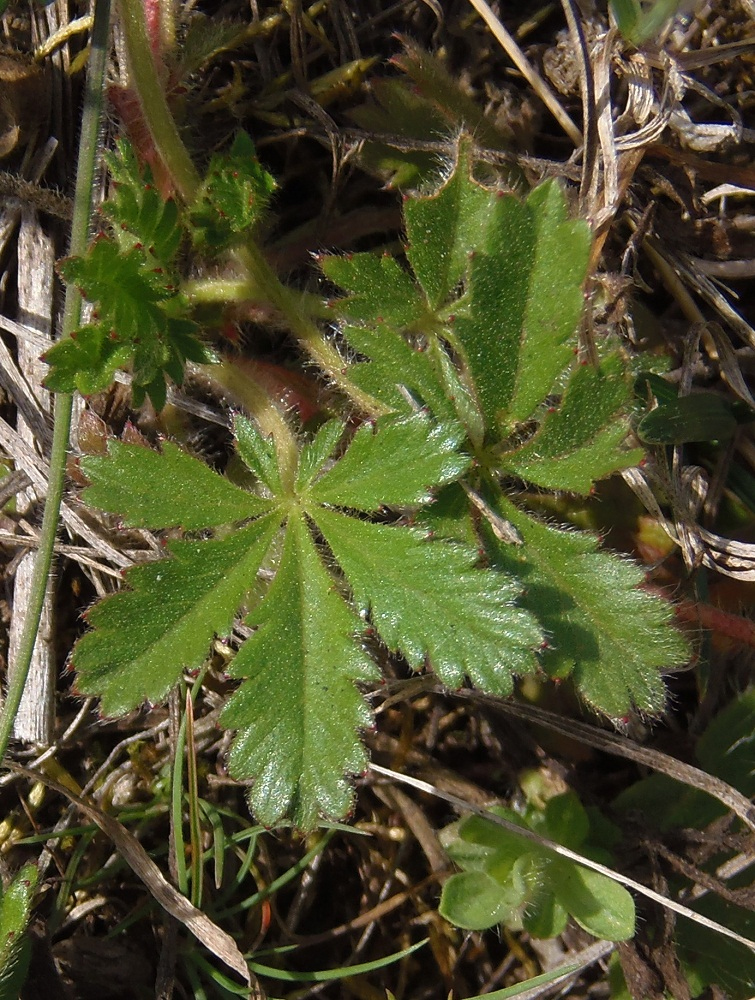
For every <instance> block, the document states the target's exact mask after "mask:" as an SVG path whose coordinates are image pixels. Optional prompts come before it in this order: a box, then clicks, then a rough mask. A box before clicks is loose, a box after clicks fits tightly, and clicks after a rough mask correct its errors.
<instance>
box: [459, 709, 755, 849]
mask: <svg viewBox="0 0 755 1000" xmlns="http://www.w3.org/2000/svg"><path fill="white" fill-rule="evenodd" d="M453 697H454V698H456V699H459V700H461V701H481V700H483V699H482V698H481V697H480V695H479V694H477V692H475V691H455V692H454V693H453ZM484 702H485V704H486V705H487V706H490V707H492V708H494V709H495V710H496V711H498V712H503V713H505V714H506V715H514V716H516V717H517V718H519V719H526V720H527V721H528V722H533V723H535V724H536V725H540V726H547V727H548V729H551V730H554V731H555V732H558V733H561V734H563V735H564V736H569V737H571V738H572V739H575V740H579V742H580V743H585V744H587V746H591V747H594V748H595V749H596V750H603V751H604V752H605V753H611V754H615V755H616V756H617V757H624V758H626V760H633V761H635V763H637V764H643V765H645V766H646V767H650V768H652V769H653V770H654V771H658V772H660V773H661V774H666V775H668V777H669V778H673V779H674V780H675V781H680V782H682V783H683V784H685V785H689V786H690V787H691V788H698V789H699V790H700V791H701V792H705V793H706V794H707V795H712V796H713V798H714V799H718V801H719V802H720V803H721V804H722V805H724V806H726V808H727V809H730V810H731V811H732V812H733V813H735V814H736V815H737V816H739V818H740V819H741V820H742V822H743V823H745V824H746V825H747V826H748V827H749V828H750V830H752V831H753V832H754V833H755V806H753V804H752V803H751V802H750V800H749V799H748V798H746V797H745V796H744V795H742V794H741V793H740V792H738V791H737V790H736V788H733V787H732V786H731V785H730V784H728V783H727V782H726V781H722V780H721V779H720V778H716V777H714V776H713V775H712V774H708V773H707V772H705V771H701V770H700V768H698V767H693V766H692V765H691V764H685V763H684V762H683V761H680V760H677V759H676V758H675V757H669V756H668V754H665V753H661V752H660V751H659V750H653V749H651V748H649V747H643V746H640V745H639V744H638V743H635V742H634V741H633V740H630V739H628V738H627V737H626V736H619V735H617V734H615V733H610V732H606V731H604V730H602V729H597V728H596V727H595V726H588V725H586V724H585V723H584V722H578V721H577V720H576V719H568V718H566V717H565V716H561V715H556V713H555V712H548V711H546V710H545V709H543V708H538V707H537V706H536V705H524V704H521V703H516V702H512V701H505V700H504V699H503V698H494V697H492V696H491V695H486V696H485V698H484ZM753 861H755V857H753Z"/></svg>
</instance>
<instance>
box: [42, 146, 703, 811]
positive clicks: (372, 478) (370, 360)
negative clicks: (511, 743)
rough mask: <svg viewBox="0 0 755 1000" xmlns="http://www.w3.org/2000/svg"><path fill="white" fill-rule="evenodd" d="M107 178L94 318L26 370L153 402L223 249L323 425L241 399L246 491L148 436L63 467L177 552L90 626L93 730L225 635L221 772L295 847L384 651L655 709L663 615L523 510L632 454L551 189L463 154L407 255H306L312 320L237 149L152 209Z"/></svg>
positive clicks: (122, 152)
mask: <svg viewBox="0 0 755 1000" xmlns="http://www.w3.org/2000/svg"><path fill="white" fill-rule="evenodd" d="M110 167H111V171H112V176H113V182H114V184H113V194H112V196H111V198H110V200H109V202H108V203H107V206H106V210H105V215H106V218H107V220H108V223H109V225H108V228H107V229H106V231H104V232H103V233H102V234H100V235H99V236H98V237H97V239H96V240H95V241H94V243H93V245H92V246H91V247H90V249H89V251H88V252H87V254H85V255H84V256H81V257H78V258H75V259H71V260H69V261H67V262H64V264H63V265H62V267H61V272H62V274H63V275H64V277H65V278H66V280H68V281H74V282H75V283H76V284H77V285H78V286H80V287H81V289H82V290H83V292H84V293H85V294H86V296H87V297H88V298H90V299H91V300H92V302H93V304H94V306H95V319H94V320H93V321H92V322H91V323H90V324H89V325H87V326H83V327H82V328H81V329H80V330H79V331H78V332H77V334H76V337H75V338H74V339H72V340H70V341H66V342H63V343H61V344H59V345H57V346H56V347H54V348H53V349H52V350H51V351H50V352H49V353H48V355H47V360H48V362H49V364H50V366H51V372H50V377H49V380H48V384H49V386H50V387H51V388H54V389H57V390H60V391H66V392H70V391H72V390H74V389H79V390H81V391H82V392H87V393H88V392H93V391H96V390H98V389H101V388H104V387H105V386H106V385H108V384H109V383H110V381H111V379H112V377H113V375H114V372H115V370H116V369H117V368H119V367H122V366H125V365H128V366H129V367H130V369H131V372H132V378H133V383H134V386H135V394H136V397H137V399H138V398H142V397H143V396H144V395H149V396H150V398H151V399H152V401H153V402H154V403H155V404H156V405H157V406H158V407H159V406H160V405H162V403H163V402H164V399H165V392H166V389H165V386H166V381H165V380H166V377H168V378H170V379H173V380H175V381H177V382H180V381H181V378H182V374H183V366H184V364H185V362H186V360H189V359H190V360H195V361H205V362H206V361H209V360H211V352H209V351H208V349H207V348H206V346H205V345H204V344H203V343H202V340H201V337H200V328H199V326H198V325H197V324H196V322H195V316H194V315H193V313H192V300H191V298H190V297H189V295H188V294H187V284H186V282H185V281H184V279H183V278H182V276H181V273H180V268H179V266H178V261H179V260H180V258H181V253H182V252H183V250H185V248H187V247H190V246H193V247H194V248H195V252H197V253H208V252H210V253H212V254H213V255H214V256H215V257H216V258H217V257H218V256H219V255H220V256H222V255H223V254H225V255H226V256H227V257H229V258H230V259H232V260H233V262H234V265H235V266H236V268H237V271H238V272H239V273H241V274H242V279H240V280H239V281H237V282H236V283H235V285H234V288H235V292H234V295H235V297H236V298H235V301H236V303H237V304H238V301H239V300H240V299H243V297H244V295H251V294H252V290H256V292H257V293H259V291H260V288H261V287H262V288H263V290H264V289H267V290H268V291H269V293H270V295H271V297H272V299H273V304H274V305H275V307H276V309H278V310H279V311H281V312H282V313H283V314H284V315H285V316H287V317H289V318H290V320H291V327H292V331H293V333H294V334H295V335H296V336H298V337H299V340H300V342H301V344H302V346H303V347H304V349H305V350H306V351H307V352H308V353H309V355H310V357H311V358H313V359H315V360H317V361H319V362H321V367H322V369H323V371H324V374H325V375H326V376H327V377H328V378H329V379H330V380H331V381H332V382H334V383H335V384H336V385H337V388H338V389H339V390H340V394H341V397H342V400H343V407H342V412H341V413H340V415H339V417H338V418H336V419H328V420H325V421H324V422H322V423H321V424H320V426H318V427H317V428H316V429H315V430H313V431H312V432H311V433H310V432H304V431H302V430H301V429H300V428H296V427H294V425H293V422H292V420H291V419H290V416H289V415H287V414H285V413H284V412H282V411H280V410H278V409H276V407H275V406H274V405H273V403H272V401H271V400H270V399H269V398H267V397H266V396H265V393H264V389H263V388H262V387H260V388H259V391H258V393H257V395H256V396H255V399H257V401H258V405H257V406H256V407H253V412H251V413H250V414H249V415H243V414H237V415H236V417H235V419H234V422H233V431H234V443H235V448H236V452H237V454H238V457H239V459H240V460H241V462H242V463H243V465H244V466H245V468H246V469H247V470H248V473H249V475H248V476H247V477H246V478H245V480H244V482H245V485H244V486H243V487H242V486H240V485H238V484H237V483H236V482H234V481H231V479H229V478H226V477H224V476H222V475H219V474H218V473H216V472H214V471H213V470H211V469H210V468H209V467H208V466H207V465H205V464H203V463H202V462H201V461H200V460H199V459H197V458H194V457H192V456H190V455H188V454H187V453H186V452H185V451H183V450H182V449H181V448H179V447H178V446H176V445H175V444H172V443H170V442H166V443H165V444H164V445H163V447H162V449H161V451H160V452H157V451H153V450H151V449H150V448H148V447H145V446H140V445H133V444H124V443H122V442H117V441H114V442H111V444H110V446H109V454H108V456H107V457H89V458H84V459H83V460H82V463H81V465H82V469H83V471H84V473H85V474H86V476H87V477H88V479H89V480H90V482H91V486H90V487H89V488H88V489H87V490H86V491H85V493H84V499H85V502H86V503H88V504H89V505H91V506H93V507H97V508H99V509H101V510H105V511H109V512H112V513H114V514H117V515H119V517H120V518H121V519H122V521H123V523H124V524H125V525H128V526H136V527H140V528H149V529H152V530H161V529H166V528H170V529H177V528H180V529H182V531H183V535H182V537H181V538H179V539H178V540H171V541H169V542H168V543H167V547H166V555H165V558H162V559H159V560H157V561H155V562H150V563H147V564H145V565H140V566H137V567H135V568H134V569H132V570H130V571H129V573H128V574H127V578H126V586H125V588H124V589H123V591H122V592H120V593H118V594H115V595H113V596H110V597H108V598H106V599H105V600H103V601H101V602H100V603H99V604H97V605H96V606H95V607H94V608H93V609H91V610H90V612H89V613H88V616H87V618H88V622H89V625H90V626H91V630H90V631H89V632H88V633H87V634H86V635H85V636H84V637H83V638H82V639H81V640H80V641H79V642H78V644H77V645H76V647H75V650H74V652H73V657H72V661H73V665H74V667H75V668H76V670H77V672H78V682H77V683H78V687H79V690H80V691H82V692H83V693H87V694H93V695H98V696H100V697H101V699H102V710H103V712H104V713H105V714H107V715H115V714H119V713H123V712H127V711H129V710H131V709H133V708H135V707H136V706H138V705H139V704H140V703H141V702H143V701H145V700H150V701H153V702H154V701H159V700H161V699H163V698H165V697H166V695H167V694H168V692H169V691H170V690H171V688H172V687H173V686H174V685H175V684H176V683H177V682H178V680H179V678H180V677H181V675H182V672H183V671H185V670H192V669H196V668H199V667H200V666H201V665H202V663H203V662H204V660H205V659H206V657H207V655H208V651H209V649H210V646H211V643H212V641H213V638H214V637H215V636H216V635H226V634H228V633H230V632H231V630H232V629H233V626H234V622H236V621H238V619H239V618H241V619H242V620H243V622H244V624H245V625H246V626H248V627H249V629H250V633H249V638H248V639H246V641H245V642H243V643H242V645H241V646H240V648H239V649H238V652H237V654H236V656H235V658H234V660H233V661H232V663H231V666H230V673H231V675H232V676H233V677H235V678H238V680H239V681H240V684H239V687H238V689H237V690H236V692H235V693H234V694H233V695H232V696H231V698H230V700H229V702H228V704H227V706H226V707H225V710H224V712H223V714H222V722H223V724H224V725H225V726H227V727H228V728H230V729H232V730H235V732H236V735H235V739H234V742H233V748H232V751H231V755H230V770H231V773H232V774H233V775H235V776H236V777H237V778H240V779H249V778H251V779H253V784H252V786H251V792H250V804H251V808H252V810H253V812H254V813H255V815H256V816H257V817H258V818H259V820H260V821H261V822H263V823H265V824H275V823H277V822H279V821H281V820H282V819H283V818H284V817H289V818H290V819H291V820H292V821H293V822H294V823H295V824H296V825H297V826H299V827H301V828H305V829H307V828H311V827H313V826H314V825H315V824H316V823H317V822H318V820H320V819H321V818H328V819H337V818H340V817H342V816H344V815H345V814H346V813H347V812H348V810H349V808H350V803H351V798H352V791H351V786H350V781H349V776H350V775H353V774H355V773H357V772H359V771H360V770H361V769H362V768H363V767H364V766H365V763H366V755H365V750H364V747H363V745H362V742H361V740H360V735H359V734H360V730H363V729H364V728H365V727H367V726H368V725H369V724H370V721H371V713H370V709H369V707H368V704H367V702H366V701H365V699H364V697H363V694H362V693H361V692H360V685H363V684H365V683H369V682H373V681H375V680H376V679H377V678H378V676H379V672H378V668H377V666H376V664H375V662H374V660H373V659H372V656H371V654H370V652H369V648H370V647H371V646H374V643H375V642H376V641H378V642H380V643H382V644H383V646H384V647H385V648H387V649H388V650H390V651H391V652H392V653H394V654H397V655H399V656H401V657H403V658H404V660H405V661H406V663H407V664H408V666H409V667H410V668H411V669H412V670H417V671H419V670H432V671H433V672H434V673H435V674H436V676H437V677H438V678H439V679H440V680H441V681H442V682H443V683H444V684H446V685H448V686H450V687H457V686H459V685H463V684H465V683H467V682H471V683H473V684H474V685H476V686H478V687H479V688H481V689H482V690H484V691H489V692H493V693H495V694H498V695H507V694H510V693H511V692H512V691H513V687H514V679H515V678H516V677H518V676H524V675H526V674H531V673H535V672H541V673H543V674H546V675H548V676H551V677H566V676H571V677H572V678H573V681H574V684H575V686H576V689H577V690H578V692H579V693H580V695H581V696H582V698H584V700H585V701H586V702H587V703H588V704H589V705H591V706H592V707H593V708H595V709H596V710H598V711H600V712H602V713H605V714H606V715H608V716H611V717H618V716H623V715H624V714H626V713H627V712H629V711H630V710H631V709H633V708H638V709H640V710H641V711H643V712H646V713H659V712H660V711H661V710H662V709H663V706H664V683H663V679H662V673H661V672H662V670H663V669H664V668H668V667H673V666H674V665H677V664H680V663H682V662H683V661H684V660H685V659H686V656H687V647H686V643H685V641H684V640H683V638H682V637H681V635H680V634H679V633H678V632H677V631H676V630H675V629H674V628H673V626H672V624H671V621H670V617H671V613H670V609H669V607H668V605H667V604H666V603H665V602H664V601H662V600H661V599H659V598H658V597H656V596H653V595H651V594H649V593H647V592H645V591H643V590H642V589H640V584H641V583H642V582H643V578H644V577H643V572H642V570H641V568H640V567H639V566H637V565H635V564H634V563H632V562H631V561H629V560H628V559H625V558H620V557H618V556H615V555H613V554H611V553H609V552H606V551H602V550H601V549H600V547H599V541H598V538H597V537H596V536H594V535H592V534H589V533H585V532H581V531H576V530H573V529H570V528H567V527H563V526H561V525H557V524H554V523H547V522H546V521H544V520H542V519H540V518H539V517H537V516H535V515H534V514H533V513H532V512H531V511H529V510H528V509H527V508H526V507H525V506H524V505H523V504H522V503H521V502H520V501H519V499H518V497H519V496H520V495H521V494H522V493H523V491H524V489H525V488H530V487H531V488H535V489H537V490H539V491H559V492H560V491H565V492H568V493H571V494H578V495H585V494H588V493H589V492H590V490H591V489H592V487H593V484H594V483H595V482H596V481H597V480H600V479H602V478H604V477H606V476H609V475H611V474H612V473H614V472H616V471H617V470H620V469H622V468H625V467H627V466H630V465H632V464H634V463H636V462H637V461H638V460H639V459H640V457H641V452H640V451H639V450H637V449H634V448H628V447H627V445H626V439H627V433H628V429H629V427H628V416H627V414H628V410H629V404H630V399H631V382H630V379H629V377H628V373H627V368H626V365H625V363H624V361H623V359H622V355H621V353H620V351H619V350H618V345H615V344H611V343H606V344H603V345H602V346H601V348H600V351H599V354H600V360H599V363H598V364H597V365H593V364H586V363H583V362H582V361H581V360H580V357H579V354H578V352H577V342H576V329H577V326H578V322H579V319H580V315H581V312H582V308H583V297H582V283H583V280H584V278H585V272H586V268H587V260H588V254H589V248H590V233H589V230H588V227H587V225H586V224H585V223H584V222H581V221H574V220H572V219H570V218H569V215H568V213H567V209H566V204H565V199H564V195H563V192H562V190H561V188H560V187H559V185H558V184H556V183H553V182H549V183H546V184H544V185H542V186H541V187H539V188H537V189H535V190H534V191H533V192H532V193H531V194H530V195H529V197H527V198H526V199H522V198H520V197H519V196H517V195H514V194H510V193H505V192H501V191H498V190H493V189H490V188H488V187H485V186H483V185H482V184H480V183H478V182H477V181H476V180H475V179H474V176H473V156H472V148H471V143H470V142H468V141H466V140H463V139H462V140H461V141H460V142H459V146H458V156H457V159H456V162H455V163H454V164H453V165H452V168H451V169H450V170H449V171H448V174H447V176H446V177H445V178H444V179H443V180H442V182H439V183H438V185H437V186H436V188H435V189H433V190H431V191H430V192H428V193H423V194H418V195H414V196H411V197H409V198H407V199H406V201H405V203H404V224H405V231H406V243H405V247H404V253H403V255H401V256H399V257H397V256H391V255H385V254H373V253H359V254H353V255H349V256H343V257H342V256H337V255H332V256H323V257H321V258H320V266H321V268H322V271H323V274H324V275H325V276H326V277H327V279H328V280H329V282H330V283H331V284H332V285H334V286H337V287H339V288H340V289H342V290H343V292H344V295H343V297H341V298H336V299H335V300H333V299H331V300H329V301H328V302H327V303H323V302H320V301H316V302H315V301H313V298H312V296H310V295H306V296H305V295H303V294H300V293H297V292H295V291H294V290H292V289H289V288H286V287H284V286H282V285H280V283H277V284H276V283H275V281H277V279H273V278H272V277H271V273H270V272H269V271H268V270H265V268H264V265H263V264H261V263H260V262H261V261H262V259H263V258H262V255H261V252H260V250H259V248H258V247H257V245H256V243H255V242H254V227H255V224H256V222H257V220H258V219H259V216H260V213H261V212H262V211H263V210H264V209H265V207H266V206H267V205H268V203H269V199H270V195H271V193H272V191H273V189H274V183H273V181H272V179H271V178H270V177H269V175H268V174H267V173H266V172H265V171H264V170H263V169H262V168H261V167H260V165H259V163H258V161H257V159H256V157H255V156H254V151H253V148H252V145H251V141H250V140H249V138H248V136H246V135H244V134H241V135H240V136H239V137H237V139H236V141H235V143H234V145H233V147H232V149H231V150H230V152H229V153H228V154H227V155H225V156H216V157H215V158H214V160H213V162H212V164H211V165H210V168H209V171H208V175H207V177H206V178H205V180H204V181H203V182H202V183H201V184H200V185H199V186H198V188H197V191H196V195H195V197H194V198H193V200H191V201H190V203H187V204H182V203H179V202H178V201H173V200H164V199H163V198H162V197H161V196H160V195H159V193H158V192H157V190H156V188H155V187H154V185H153V184H152V183H151V180H150V177H149V175H148V173H146V172H145V171H144V170H143V169H142V168H141V167H140V165H139V164H138V162H137V160H136V158H135V156H134V155H133V153H132V152H131V150H130V149H129V147H128V146H127V145H125V144H121V145H120V146H119V149H118V152H117V154H116V155H115V156H114V157H113V158H112V159H111V161H110ZM245 267H247V268H248V271H247V272H244V268H245ZM245 273H247V274H248V275H249V280H248V282H247V284H246V285H245V282H244V280H243V275H244V274H245ZM260 275H262V276H263V277H264V280H263V281H260V280H259V278H260ZM255 280H256V284H255ZM209 284H211V280H210V282H209V283H208V282H206V283H205V286H204V294H205V295H206V296H207V295H209V296H210V297H212V293H211V290H210V289H209ZM218 294H219V292H218ZM323 314H328V315H329V316H330V320H329V322H328V323H323V322H322V321H321V320H320V321H319V322H318V317H321V316H322V315H323ZM334 331H335V332H336V333H337V337H338V341H337V344H336V343H335V342H334V339H333V337H334ZM247 481H248V482H247ZM261 570H264V571H265V572H264V573H263V574H262V576H263V577H264V579H266V580H269V583H268V584H267V586H266V589H265V588H264V587H262V588H261V587H260V571H261ZM368 633H369V635H370V636H371V639H370V643H369V644H368V643H366V641H365V639H366V636H367V635H368Z"/></svg>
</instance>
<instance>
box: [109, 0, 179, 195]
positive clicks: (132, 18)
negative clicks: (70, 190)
mask: <svg viewBox="0 0 755 1000" xmlns="http://www.w3.org/2000/svg"><path fill="white" fill-rule="evenodd" d="M120 10H121V22H122V24H123V34H124V38H125V41H126V54H127V59H128V69H129V73H130V74H131V81H132V83H133V85H134V89H135V90H136V93H137V95H138V97H139V103H140V104H141V107H142V111H143V112H144V120H145V121H146V122H147V126H148V128H149V131H150V134H151V136H152V141H153V142H154V144H155V148H156V149H157V152H158V153H159V154H160V158H161V160H162V161H163V164H164V165H165V168H166V169H167V171H168V172H169V174H170V176H171V177H172V178H173V182H174V184H175V185H176V189H177V190H178V192H179V194H180V195H181V197H182V198H183V200H184V201H185V202H191V201H193V199H194V196H195V195H196V192H197V189H198V187H199V174H198V173H197V171H196V169H195V167H194V164H193V163H192V161H191V157H190V156H189V153H188V151H187V149H186V146H184V144H183V140H182V139H181V136H180V135H179V134H178V129H177V128H176V123H175V121H174V120H173V115H172V114H171V113H170V108H169V107H168V102H167V100H166V98H165V89H164V86H163V82H162V81H161V80H160V76H159V74H158V72H157V64H156V63H155V60H154V57H153V55H152V47H151V45H150V40H149V36H148V34H147V23H146V20H145V16H144V3H143V0H120Z"/></svg>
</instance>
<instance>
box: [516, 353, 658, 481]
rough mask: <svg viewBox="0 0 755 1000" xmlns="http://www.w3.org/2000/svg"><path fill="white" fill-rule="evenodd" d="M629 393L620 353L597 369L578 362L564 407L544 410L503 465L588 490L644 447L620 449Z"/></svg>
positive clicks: (521, 474) (638, 455) (638, 456)
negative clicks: (527, 437)
mask: <svg viewBox="0 0 755 1000" xmlns="http://www.w3.org/2000/svg"><path fill="white" fill-rule="evenodd" d="M629 397H630V388H629V385H628V384H627V381H626V379H625V378H624V374H623V370H622V365H621V362H620V360H619V359H618V358H617V357H615V356H614V357H611V358H607V359H606V360H605V361H604V362H603V364H602V365H601V366H600V367H599V368H594V367H593V366H591V365H579V366H578V367H577V368H576V369H575V370H574V371H573V373H572V376H571V378H570V379H569V382H568V384H567V387H566V390H565V392H564V396H563V399H562V401H561V403H560V405H558V406H555V407H553V408H552V409H551V410H550V411H549V412H547V413H546V415H545V418H544V419H543V421H542V423H541V425H540V427H539V429H538V430H537V432H536V433H535V434H534V436H533V437H532V438H530V440H529V441H527V443H526V444H525V445H523V446H522V447H521V448H519V449H517V450H516V451H513V452H510V453H509V454H507V455H504V456H503V459H502V462H501V468H502V469H503V470H505V471H507V472H511V473H513V474H514V475H516V476H519V477H520V478H521V479H524V480H525V481H526V482H529V483H533V484H534V485H536V486H542V487H545V488H546V489H553V490H568V491H569V492H572V493H581V494H587V493H589V492H590V490H591V489H592V486H593V483H594V482H595V481H596V480H598V479H603V478H605V477H606V476H609V475H611V474H612V473H613V472H616V471H617V470H618V469H622V468H627V467H629V466H632V465H636V464H637V462H639V461H640V459H641V458H642V455H643V453H642V451H641V450H640V449H632V450H631V451H630V450H628V449H622V448H621V444H622V442H623V441H624V439H625V438H626V435H627V432H628V430H629V425H628V421H627V419H626V416H625V410H626V408H627V406H628V403H629Z"/></svg>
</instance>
